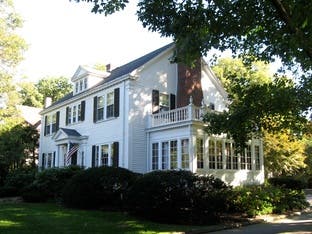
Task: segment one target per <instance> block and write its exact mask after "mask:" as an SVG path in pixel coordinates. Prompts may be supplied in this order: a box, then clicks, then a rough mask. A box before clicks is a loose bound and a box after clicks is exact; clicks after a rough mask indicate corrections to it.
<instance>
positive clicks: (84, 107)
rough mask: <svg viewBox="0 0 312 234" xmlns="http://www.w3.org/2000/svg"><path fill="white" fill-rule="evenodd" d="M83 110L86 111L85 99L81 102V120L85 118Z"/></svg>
mask: <svg viewBox="0 0 312 234" xmlns="http://www.w3.org/2000/svg"><path fill="white" fill-rule="evenodd" d="M85 111H86V101H82V102H81V116H80V118H81V121H84V119H85Z"/></svg>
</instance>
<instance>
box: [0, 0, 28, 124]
mask: <svg viewBox="0 0 312 234" xmlns="http://www.w3.org/2000/svg"><path fill="white" fill-rule="evenodd" d="M0 3H1V4H0V64H1V65H0V94H1V97H2V98H5V101H6V102H7V103H6V106H7V108H4V109H1V110H0V122H1V123H2V125H3V124H5V123H6V121H8V120H9V121H12V120H11V119H12V118H15V117H17V111H16V109H15V107H16V104H17V103H18V102H19V99H18V94H17V92H16V87H15V85H14V84H13V83H12V75H13V72H14V68H15V67H16V65H17V64H18V63H19V62H20V61H21V60H22V59H23V56H22V55H23V51H24V50H25V49H26V48H27V46H26V43H25V41H24V40H23V38H21V37H20V36H19V35H18V34H17V33H16V30H17V29H18V28H19V27H21V26H22V20H21V18H20V16H19V15H18V14H17V13H16V12H15V9H14V5H13V2H12V1H11V0H1V1H0ZM0 127H1V126H0Z"/></svg>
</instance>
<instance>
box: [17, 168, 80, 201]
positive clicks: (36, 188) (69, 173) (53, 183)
mask: <svg viewBox="0 0 312 234" xmlns="http://www.w3.org/2000/svg"><path fill="white" fill-rule="evenodd" d="M82 170H83V169H82V168H81V167H78V166H69V167H64V168H51V169H46V170H43V171H41V172H39V173H37V175H36V178H35V180H34V181H33V183H31V184H29V185H28V186H27V187H26V188H25V189H24V190H23V192H22V197H23V199H24V200H25V201H27V202H43V201H47V200H51V199H54V200H58V199H60V196H61V192H62V190H63V188H64V186H65V185H66V183H67V181H68V180H69V179H70V178H71V177H73V176H74V175H75V174H77V173H79V172H80V171H82Z"/></svg>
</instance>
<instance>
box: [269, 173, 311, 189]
mask: <svg viewBox="0 0 312 234" xmlns="http://www.w3.org/2000/svg"><path fill="white" fill-rule="evenodd" d="M268 182H269V183H270V184H271V185H273V186H278V187H283V188H287V189H296V190H301V189H304V188H305V187H306V184H305V183H304V182H303V181H302V180H300V179H297V178H295V177H291V176H283V177H273V178H269V179H268Z"/></svg>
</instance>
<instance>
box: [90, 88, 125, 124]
mask: <svg viewBox="0 0 312 234" xmlns="http://www.w3.org/2000/svg"><path fill="white" fill-rule="evenodd" d="M119 97H120V94H119V88H116V89H114V90H112V91H109V92H107V93H104V94H102V95H101V96H95V97H94V98H93V106H94V109H93V122H94V123H96V122H98V121H101V120H108V119H112V118H116V117H119Z"/></svg>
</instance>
